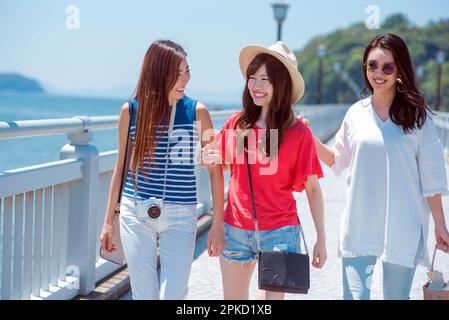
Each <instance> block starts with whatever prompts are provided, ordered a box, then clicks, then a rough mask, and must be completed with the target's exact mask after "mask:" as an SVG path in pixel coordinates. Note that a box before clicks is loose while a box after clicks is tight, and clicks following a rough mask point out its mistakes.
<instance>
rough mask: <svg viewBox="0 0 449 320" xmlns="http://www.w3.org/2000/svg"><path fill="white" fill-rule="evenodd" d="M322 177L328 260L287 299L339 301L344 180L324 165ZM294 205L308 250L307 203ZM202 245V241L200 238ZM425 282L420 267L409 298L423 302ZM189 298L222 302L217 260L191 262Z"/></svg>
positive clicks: (440, 262)
mask: <svg viewBox="0 0 449 320" xmlns="http://www.w3.org/2000/svg"><path fill="white" fill-rule="evenodd" d="M323 170H324V175H325V178H323V179H321V187H322V190H323V194H324V203H325V209H326V231H327V251H328V261H327V263H326V265H325V266H324V268H323V269H321V270H317V269H314V268H313V267H311V290H310V291H309V294H307V295H294V294H286V299H292V300H294V299H301V300H303V299H322V300H323V299H324V300H338V299H342V295H343V294H342V280H341V260H340V258H338V257H337V245H338V233H339V225H340V216H341V213H342V211H343V208H344V179H345V178H344V177H345V173H343V174H342V175H341V176H340V177H339V178H337V177H336V176H335V175H334V174H333V173H332V172H331V170H330V169H329V168H327V167H326V166H325V165H324V164H323ZM446 171H447V172H448V173H449V165H447V166H446ZM296 199H297V205H298V208H299V212H300V214H299V216H300V219H301V221H302V224H303V227H304V232H305V235H306V239H307V242H308V245H309V248H310V249H309V250H312V248H313V245H314V243H315V234H314V233H315V232H314V226H313V221H312V218H311V214H310V210H309V208H308V204H307V198H306V195H305V193H303V194H297V195H296ZM443 203H444V209H445V212H446V221H449V197H443ZM433 230H434V225H433V221H432V219H431V223H430V226H429V241H428V248H429V252H433V251H432V248H431V247H432V246H433V245H434V241H435V240H434V239H435V237H434V234H433ZM199 241H200V242H201V243H198V246H201V245H202V243H203V242H204V239H199ZM440 252H441V251H439V252H438V253H439V254H438V253H437V259H436V264H437V266H436V268H437V269H439V270H440V271H443V273H444V275H445V277H446V280H448V278H449V255H443V254H442V253H440ZM380 268H381V264H377V265H376V268H375V271H374V275H373V284H372V299H381V298H382V292H381V291H382V286H381V273H380V271H381V270H380ZM426 279H427V276H426V270H425V268H423V267H421V266H419V267H418V268H417V270H416V274H415V278H414V283H413V287H412V292H411V299H422V285H423V284H424V283H425V281H426ZM189 287H190V291H189V297H188V298H189V299H199V300H202V299H205V300H220V299H223V292H222V285H221V273H220V266H219V261H218V258H211V257H209V256H208V254H207V252H203V253H201V254H200V255H199V256H198V257H197V259H196V260H195V261H194V263H193V266H192V273H191V276H190V284H189ZM256 291H257V268H256V270H255V272H254V274H253V277H252V280H251V285H250V298H251V299H255V297H256Z"/></svg>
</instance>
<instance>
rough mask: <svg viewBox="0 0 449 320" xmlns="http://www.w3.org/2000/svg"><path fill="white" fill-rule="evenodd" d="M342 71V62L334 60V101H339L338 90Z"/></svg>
mask: <svg viewBox="0 0 449 320" xmlns="http://www.w3.org/2000/svg"><path fill="white" fill-rule="evenodd" d="M340 71H341V63H340V62H338V61H336V62H334V72H335V79H334V103H338V90H339V84H340V83H339V82H340Z"/></svg>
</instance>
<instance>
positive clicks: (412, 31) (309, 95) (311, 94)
mask: <svg viewBox="0 0 449 320" xmlns="http://www.w3.org/2000/svg"><path fill="white" fill-rule="evenodd" d="M385 32H392V33H395V34H397V35H399V36H400V37H401V38H403V39H404V40H405V42H406V43H407V46H408V48H409V51H410V54H411V56H412V60H413V64H414V67H415V70H416V69H417V68H418V66H421V68H422V70H423V76H422V78H421V79H419V83H420V85H421V87H422V90H423V91H424V94H425V97H426V100H427V103H428V104H430V105H433V104H434V102H435V97H436V78H437V76H436V75H437V64H436V61H435V54H436V52H437V51H438V50H443V51H444V52H445V53H446V62H445V63H444V64H443V72H442V87H441V106H444V107H443V109H446V110H449V61H448V60H449V19H445V20H441V21H438V22H431V23H429V24H428V25H427V26H425V27H417V26H416V25H414V24H413V23H412V22H411V21H410V20H409V19H408V18H407V17H406V16H404V15H402V14H394V15H391V16H389V17H387V18H386V19H385V21H384V22H383V23H382V24H381V28H380V29H378V30H369V29H367V28H366V26H365V24H364V23H363V22H361V23H356V24H354V25H351V26H349V27H348V28H344V29H339V30H336V31H334V32H332V33H330V34H327V35H324V36H318V37H315V38H313V39H312V40H311V41H310V42H309V43H308V44H307V45H306V46H305V47H304V49H303V50H301V51H297V52H296V56H297V58H298V62H299V65H300V67H299V69H300V71H301V73H302V75H303V77H304V81H305V83H306V93H305V95H304V98H303V99H302V100H301V103H315V97H316V92H317V81H318V58H317V53H316V52H317V46H318V45H319V44H324V45H325V47H326V51H327V54H326V57H325V58H324V67H323V69H324V72H323V74H324V77H323V91H322V99H321V101H322V103H326V102H327V103H329V102H334V101H335V98H334V97H335V94H334V92H335V91H336V83H338V84H339V90H338V92H339V95H338V99H339V102H347V103H352V102H355V99H356V97H355V94H354V92H353V91H351V90H350V89H349V87H348V86H347V85H346V84H344V83H343V81H341V80H340V81H338V82H337V81H336V73H335V71H334V63H335V62H339V63H340V64H341V70H342V71H346V72H347V73H348V74H349V76H350V78H352V79H353V80H354V82H355V83H356V84H357V85H358V86H360V87H363V80H362V58H363V52H364V49H365V47H366V45H367V44H368V43H369V41H370V40H371V39H372V38H374V37H375V36H376V35H378V34H381V33H385Z"/></svg>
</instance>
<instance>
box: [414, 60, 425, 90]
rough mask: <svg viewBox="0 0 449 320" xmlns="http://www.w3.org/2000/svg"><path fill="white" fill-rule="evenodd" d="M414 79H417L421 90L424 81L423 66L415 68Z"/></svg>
mask: <svg viewBox="0 0 449 320" xmlns="http://www.w3.org/2000/svg"><path fill="white" fill-rule="evenodd" d="M416 77H417V78H418V83H419V87H420V88H421V90H423V85H422V84H423V81H424V68H423V66H418V68H416Z"/></svg>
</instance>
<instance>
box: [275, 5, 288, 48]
mask: <svg viewBox="0 0 449 320" xmlns="http://www.w3.org/2000/svg"><path fill="white" fill-rule="evenodd" d="M271 5H272V6H273V11H274V19H275V20H276V21H277V23H278V40H277V41H281V33H282V22H283V21H284V20H285V18H286V17H287V9H288V4H286V3H283V2H282V1H278V2H276V3H272V4H271Z"/></svg>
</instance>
